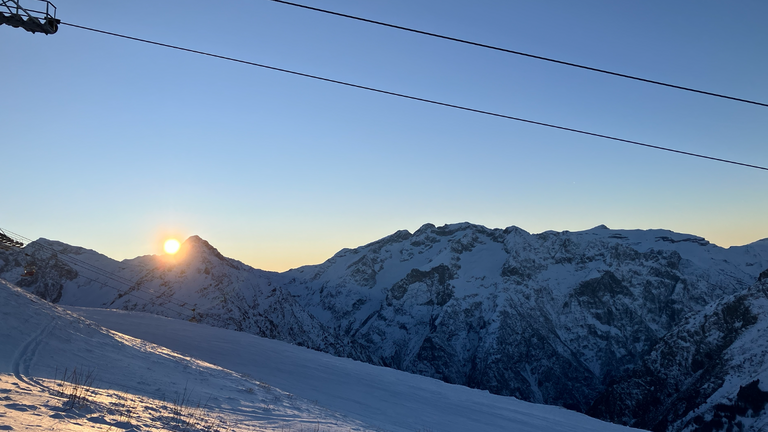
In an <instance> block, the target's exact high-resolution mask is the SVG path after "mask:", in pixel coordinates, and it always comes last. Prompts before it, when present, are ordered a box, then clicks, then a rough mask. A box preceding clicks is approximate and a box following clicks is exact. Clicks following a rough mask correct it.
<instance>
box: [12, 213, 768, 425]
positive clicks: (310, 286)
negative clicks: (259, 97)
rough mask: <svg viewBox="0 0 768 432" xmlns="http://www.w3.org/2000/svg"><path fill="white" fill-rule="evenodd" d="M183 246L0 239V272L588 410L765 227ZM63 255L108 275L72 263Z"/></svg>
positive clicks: (53, 291)
mask: <svg viewBox="0 0 768 432" xmlns="http://www.w3.org/2000/svg"><path fill="white" fill-rule="evenodd" d="M183 248H184V251H185V252H184V254H181V255H180V256H179V257H177V258H175V259H167V258H163V257H154V256H148V257H140V258H136V259H133V260H125V261H123V262H120V263H118V262H115V261H110V260H109V259H108V258H106V257H103V256H100V255H98V254H96V253H95V252H92V251H86V250H83V249H79V248H72V247H71V246H67V245H63V244H60V243H56V242H51V241H47V240H41V241H38V242H36V243H33V244H32V245H29V246H27V247H26V248H25V249H27V250H28V251H29V253H30V255H32V261H34V262H36V263H37V265H38V269H39V271H38V274H37V275H36V276H35V277H33V278H29V279H23V280H22V278H20V277H19V274H20V273H21V267H20V266H21V265H22V262H21V261H22V259H21V258H19V256H20V255H19V254H18V253H17V254H16V255H14V254H11V253H2V252H0V276H2V277H7V278H11V280H13V281H19V283H20V284H22V285H24V287H25V289H28V290H29V291H32V292H35V293H37V294H38V295H41V296H42V297H44V298H46V299H50V300H53V301H56V300H58V301H59V303H60V304H67V305H74V306H90V307H106V308H118V309H124V310H136V311H145V312H151V313H155V314H160V315H164V316H168V317H172V318H181V319H184V320H189V319H193V320H196V321H198V322H202V323H206V324H210V325H213V326H219V327H224V328H229V329H235V330H241V331H245V332H249V333H253V334H256V335H260V336H266V337H270V338H275V339H279V340H283V341H288V342H291V343H295V344H298V345H302V346H306V347H311V348H314V349H318V350H322V351H325V352H329V353H332V354H335V355H338V356H344V357H350V358H353V359H356V360H361V361H365V362H367V363H371V364H374V365H381V366H388V367H391V368H395V369H399V370H403V371H407V372H412V373H416V374H420V375H425V376H428V377H433V378H438V379H440V380H443V381H445V382H448V383H454V384H462V385H466V386H469V387H472V388H477V389H485V390H489V391H490V392H491V393H495V394H500V395H510V396H515V397H517V398H519V399H523V400H528V401H532V402H539V403H546V404H552V405H559V406H563V407H567V408H570V409H574V410H577V411H587V410H588V409H589V408H590V406H592V404H593V402H594V401H596V400H598V399H599V398H600V397H601V395H603V392H604V391H606V389H608V384H609V383H611V382H613V381H614V380H615V379H616V377H619V376H624V375H623V374H625V373H627V372H628V371H630V370H633V369H634V368H636V367H637V366H638V365H640V364H641V363H642V362H643V361H644V360H645V358H646V356H647V354H648V353H649V352H651V351H652V350H653V349H654V347H655V346H656V345H657V344H658V343H660V341H662V339H663V338H664V336H665V335H666V334H668V333H669V332H671V331H674V330H675V329H676V328H677V327H678V326H679V325H681V323H683V322H684V319H685V317H686V316H689V315H692V314H698V313H701V312H702V311H704V310H706V308H708V307H709V306H710V305H712V304H714V303H715V302H718V301H720V300H721V299H723V298H725V297H727V296H732V295H736V294H738V293H741V292H743V291H744V290H745V289H747V288H748V287H749V286H751V285H752V284H753V283H754V282H755V281H756V280H757V277H758V275H759V274H760V272H761V271H763V270H765V269H766V268H768V239H766V240H761V241H758V242H755V243H753V244H750V245H747V246H742V247H731V248H728V249H724V248H721V247H718V246H716V245H713V244H710V243H709V242H707V241H706V240H705V239H702V238H700V237H697V236H693V235H688V234H680V233H674V232H671V231H665V230H611V229H608V228H606V227H604V226H599V227H596V228H594V229H591V230H587V231H582V232H545V233H542V234H536V235H532V234H529V233H527V232H525V231H523V230H521V229H519V228H516V227H509V228H506V229H503V230H501V229H488V228H485V227H482V226H478V225H472V224H468V223H463V224H455V225H446V226H443V227H435V226H433V225H430V224H427V225H424V226H423V227H421V228H420V229H419V230H417V231H416V232H415V233H413V234H411V233H409V232H407V231H398V232H396V233H394V234H393V235H391V236H388V237H385V238H383V239H381V240H378V241H376V242H373V243H371V244H368V245H365V246H361V247H359V248H356V249H344V250H342V251H340V252H339V253H337V254H336V255H334V256H333V257H332V258H331V259H329V260H328V261H326V262H325V263H323V264H320V265H317V266H306V267H301V268H298V269H294V270H290V271H288V272H285V273H279V274H278V273H271V272H264V271H260V270H256V269H252V268H250V267H248V266H246V265H244V264H242V263H239V262H237V261H234V260H231V259H228V258H225V257H223V256H221V254H220V253H219V252H218V251H216V250H215V249H214V248H213V247H211V246H210V245H209V244H208V243H207V242H205V241H204V240H202V239H199V238H197V237H192V238H190V239H189V240H187V242H185V244H184V246H183ZM51 249H55V250H66V251H68V252H66V253H67V254H68V255H60V256H59V258H56V257H55V256H54V255H53V254H52V253H51ZM73 250H74V251H75V252H73ZM72 255H75V256H77V257H79V259H80V260H81V261H88V262H90V261H93V262H94V263H96V262H98V264H97V265H98V266H99V267H101V268H104V269H106V270H108V271H109V272H110V273H114V274H117V275H119V276H118V277H117V278H116V277H114V276H110V275H106V274H101V275H100V274H98V272H94V271H91V270H84V269H83V268H82V266H75V265H72V261H71V260H69V256H72ZM65 258H66V259H65ZM117 279H126V280H127V281H125V280H124V281H122V282H119V281H117ZM193 309H194V311H193ZM616 397H617V398H619V399H620V398H622V397H629V396H628V395H622V394H619V395H617V396H616ZM591 412H597V411H591ZM611 418H613V419H614V420H615V419H616V418H614V417H611ZM672 423H674V422H672ZM672 423H670V424H672ZM674 424H677V423H674Z"/></svg>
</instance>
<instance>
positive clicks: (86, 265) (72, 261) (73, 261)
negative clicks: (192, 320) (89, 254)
mask: <svg viewBox="0 0 768 432" xmlns="http://www.w3.org/2000/svg"><path fill="white" fill-rule="evenodd" d="M3 231H4V232H5V233H8V234H9V235H11V236H12V237H15V238H16V239H21V240H25V241H26V243H27V245H34V246H36V247H39V248H43V249H45V250H47V251H49V253H52V254H55V256H56V257H59V258H60V259H62V260H64V261H67V262H69V263H70V264H72V265H75V266H78V267H81V268H83V269H85V270H89V271H91V272H93V273H96V274H97V275H99V276H102V277H105V278H108V279H112V280H113V281H115V282H118V283H122V284H124V285H126V286H128V288H129V289H130V288H133V289H134V290H136V291H140V292H143V293H145V294H148V295H150V296H155V297H159V296H158V295H157V294H155V293H152V292H149V291H146V290H143V289H141V288H140V287H138V286H136V282H133V281H131V280H130V279H127V278H124V277H122V276H119V275H116V274H114V273H112V272H110V271H107V270H104V269H102V268H100V267H97V266H95V265H93V264H90V263H87V262H85V261H83V260H80V259H78V258H75V257H73V256H71V255H69V254H67V253H64V252H61V251H57V250H56V249H54V248H52V247H49V246H46V245H44V244H41V243H40V242H33V241H32V240H30V239H28V238H26V237H24V236H22V235H20V234H17V233H14V232H13V231H9V230H7V229H6V230H3ZM78 275H79V276H81V277H83V278H85V279H88V280H90V281H92V282H96V283H99V284H102V285H104V286H107V287H109V288H111V289H113V290H115V291H116V292H118V293H119V294H123V295H128V294H130V295H133V296H134V297H137V298H139V299H140V300H143V301H146V302H150V301H149V300H147V299H144V298H141V297H139V296H136V295H134V294H133V291H125V292H124V291H123V290H120V289H119V288H115V287H113V286H111V285H109V284H107V283H106V282H103V281H98V280H96V279H92V278H89V277H88V276H85V275H83V274H82V273H79V274H78ZM118 278H119V279H118ZM120 279H122V280H120ZM166 300H167V301H168V302H169V303H171V304H173V305H175V306H178V307H179V308H183V309H186V310H188V311H190V312H193V313H194V310H192V309H191V308H188V307H186V306H184V305H183V304H180V303H178V302H175V301H174V300H173V299H170V298H167V299H166ZM156 306H159V307H162V308H165V309H166V310H169V311H172V312H175V313H178V311H174V310H172V309H168V308H166V307H164V306H162V305H156Z"/></svg>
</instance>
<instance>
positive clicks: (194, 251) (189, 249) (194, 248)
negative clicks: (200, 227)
mask: <svg viewBox="0 0 768 432" xmlns="http://www.w3.org/2000/svg"><path fill="white" fill-rule="evenodd" d="M179 254H180V255H182V256H210V257H215V258H217V259H219V260H221V261H227V258H226V257H224V255H222V254H221V252H219V251H218V249H216V248H215V247H213V246H211V244H210V243H208V242H207V241H206V240H203V239H202V238H201V237H200V236H197V235H193V236H190V237H189V238H187V239H186V240H184V243H182V244H181V248H180V249H179Z"/></svg>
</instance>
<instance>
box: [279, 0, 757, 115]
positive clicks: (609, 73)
mask: <svg viewBox="0 0 768 432" xmlns="http://www.w3.org/2000/svg"><path fill="white" fill-rule="evenodd" d="M270 1H273V2H275V3H281V4H284V5H289V6H294V7H298V8H302V9H307V10H311V11H315V12H321V13H324V14H328V15H335V16H338V17H342V18H349V19H352V20H357V21H362V22H365V23H369V24H375V25H379V26H383V27H389V28H393V29H397V30H403V31H406V32H411V33H416V34H420V35H424V36H430V37H434V38H439V39H445V40H449V41H452V42H458V43H462V44H465V45H472V46H476V47H480V48H486V49H490V50H494V51H501V52H504V53H507V54H514V55H518V56H523V57H528V58H533V59H536V60H542V61H546V62H550V63H556V64H560V65H564V66H570V67H574V68H579V69H585V70H588V71H592V72H598V73H601V74H606V75H612V76H616V77H620V78H626V79H630V80H635V81H640V82H644V83H648V84H655V85H659V86H664V87H669V88H673V89H677V90H683V91H687V92H693V93H698V94H703V95H707V96H713V97H717V98H722V99H728V100H732V101H736V102H743V103H748V104H752V105H758V106H763V107H768V103H763V102H758V101H753V100H749V99H743V98H738V97H734V96H728V95H724V94H721V93H715V92H709V91H705V90H698V89H695V88H691V87H686V86H681V85H677V84H671V83H666V82H663V81H656V80H652V79H648V78H642V77H639V76H635V75H629V74H624V73H619V72H613V71H609V70H606V69H600V68H596V67H592V66H586V65H583V64H578V63H571V62H567V61H563V60H557V59H554V58H550V57H545V56H540V55H537V54H531V53H526V52H522V51H515V50H511V49H507V48H502V47H498V46H495V45H488V44H484V43H480V42H473V41H470V40H466V39H460V38H457V37H453V36H446V35H443V34H439V33H432V32H428V31H424V30H419V29H415V28H411V27H405V26H401V25H397V24H390V23H386V22H383V21H376V20H372V19H368V18H363V17H359V16H355V15H349V14H345V13H341V12H334V11H331V10H327V9H321V8H318V7H313V6H307V5H303V4H299V3H293V2H289V1H285V0H270Z"/></svg>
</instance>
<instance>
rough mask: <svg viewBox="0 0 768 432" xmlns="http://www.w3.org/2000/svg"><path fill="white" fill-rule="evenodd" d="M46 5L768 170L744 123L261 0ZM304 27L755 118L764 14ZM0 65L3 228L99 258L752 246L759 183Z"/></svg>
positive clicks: (242, 92)
mask: <svg viewBox="0 0 768 432" xmlns="http://www.w3.org/2000/svg"><path fill="white" fill-rule="evenodd" d="M27 1H30V0H27ZM22 4H24V0H22ZM55 4H56V6H57V7H58V17H59V18H60V19H62V20H63V21H64V22H70V23H73V24H78V25H83V26H88V27H95V28H98V29H103V30H107V31H112V32H117V33H124V34H128V35H131V36H135V37H140V38H146V39H153V40H157V41H160V42H165V43H169V44H177V45H181V46H184V47H188V48H193V49H198V50H203V51H210V52H214V53H217V54H221V55H226V56H232V57H237V58H241V59H244V60H249V61H253V62H259V63H264V64H268V65H272V66H276V67H281V68H286V69H294V70H297V71H301V72H305V73H310V74H316V75H321V76H326V77H329V78H333V79H338V80H346V81H350V82H353V83H357V84H361V85H367V86H371V87H378V88H382V89H386V90H391V91H395V92H401V93H406V94H412V95H414V96H419V97H424V98H432V99H436V100H439V101H444V102H448V103H453V104H459V105H466V106H469V107H473V108H478V109H483V110H489V111H495V112H499V113H503V114H507V115H512V116H518V117H523V118H528V119H531V120H537V121H543V122H548V123H553V124H558V125H562V126H567V127H573V128H578V129H584V130H588V131H593V132H597V133H602V134H607V135H614V136H618V137H622V138H626V139H631V140H637V141H643V142H647V143H651V144H655V145H660V146H666V147H672V148H676V149H680V150H685V151H691V152H697V153H703V154H707V155H711V156H717V157H722V158H727V159H734V160H738V161H742V162H746V163H752V164H757V165H763V166H766V165H768V146H767V145H766V144H767V143H766V139H767V137H768V108H765V107H759V106H751V105H747V104H743V103H738V102H732V101H727V100H720V99H716V98H712V97H707V96H703V95H697V94H691V93H685V92H681V91H676V90H672V89H667V88H662V87H658V86H653V85H648V84H642V83H638V82H632V81H627V80H624V79H620V78H615V77H608V76H604V75H599V74H595V73H592V72H587V71H582V70H576V69H572V68H568V67H564V66H559V65H553V64H548V63H543V62H540V61H536V60H532V59H527V58H523V57H518V56H513V55H509V54H504V53H499V52H493V51H488V50H483V49H480V48H474V47H469V46H463V45H460V44H456V43H452V42H448V41H444V40H436V39H431V38H428V37H425V36H419V35H415V34H409V33H405V32H401V31H397V30H393V29H387V28H381V27H376V26H372V25H370V24H365V23H360V22H354V21H350V20H346V19H343V18H339V17H333V16H327V15H323V14H319V13H317V12H311V11H306V10H301V9H298V8H294V7H291V6H286V5H281V4H277V3H275V2H271V1H269V0H248V1H246V0H225V1H219V2H188V1H187V2H184V1H180V0H179V1H177V0H165V1H162V2H152V1H142V0H139V1H131V2H105V1H95V0H79V1H73V0H58V1H57V2H55ZM306 4H309V5H312V6H316V7H321V8H327V9H332V10H335V11H339V12H343V13H348V14H353V15H360V16H364V17H367V18H371V19H375V20H381V21H385V22H390V23H393V24H398V25H403V26H410V27H415V28H419V29H423V30H426V31H431V32H436V33H441V34H447V35H451V36H454V37H458V38H465V39H469V40H473V41H477V42H481V43H486V44H490V45H497V46H502V47H505V48H509V49H514V50H519V51H525V52H530V53H534V54H538V55H542V56H548V57H554V58H557V59H561V60H565V61H571V62H575V63H582V64H588V65H591V66H594V67H598V68H604V69H609V70H614V71H617V72H622V73H627V74H633V75H639V76H643V77H646V78H650V79H655V80H659V81H666V82H671V83H675V84H680V85H685V86H689V87H694V88H700V89H702V90H707V91H712V92H718V93H724V94H728V95H732V96H736V97H742V98H746V99H752V100H757V101H761V102H768V80H766V78H765V77H766V76H768V55H766V51H765V47H766V46H768V27H766V26H765V22H764V19H765V17H766V16H768V3H766V2H764V1H757V0H753V1H743V2H739V3H738V4H737V5H735V4H733V3H728V4H726V3H724V2H720V1H696V2H692V1H685V2H682V1H681V2H667V1H645V2H615V1H579V2H573V1H525V2H523V1H505V2H501V1H482V0H481V1H472V2H470V1H461V2H460V1H437V0H434V1H432V0H415V1H414V0H411V1H404V0H403V1H400V0H389V1H386V2H384V1H352V0H322V1H311V2H309V1H307V2H306ZM0 58H2V68H0V70H1V71H2V72H1V74H2V75H1V76H2V78H3V82H4V83H5V84H4V86H3V95H2V97H1V98H0V119H1V120H0V125H2V130H3V135H2V136H1V137H0V149H2V154H3V157H4V159H5V161H6V164H5V167H4V169H3V171H2V174H0V175H1V176H2V180H3V184H4V185H5V187H4V188H3V192H4V193H3V194H4V198H5V205H3V206H2V210H0V227H2V228H7V229H10V230H12V231H14V232H17V233H19V234H22V235H24V236H27V237H30V238H38V237H46V238H51V239H56V240H61V241H64V242H67V243H70V244H76V245H80V246H84V247H87V248H90V249H95V250H98V251H99V252H102V253H105V254H106V255H109V256H111V257H113V258H116V259H124V258H132V257H134V256H137V255H144V254H150V253H159V252H160V250H161V246H162V240H164V239H165V238H166V237H168V236H176V237H178V238H180V239H182V240H183V239H184V238H186V237H187V236H189V235H194V234H196V235H200V236H201V237H203V238H205V239H207V240H209V241H210V242H211V243H212V244H213V245H214V246H216V247H217V248H219V250H220V251H221V252H222V253H224V254H225V255H227V256H231V257H234V258H237V259H240V260H241V261H244V262H246V263H248V264H250V265H252V266H255V267H258V268H263V269H268V270H285V269H288V268H291V267H296V266H300V265H304V264H314V263H319V262H322V261H324V260H325V259H327V258H329V257H330V256H331V255H332V254H333V253H335V252H336V251H338V250H339V249H341V248H344V247H356V246H359V245H362V244H365V243H368V242H370V241H374V240H376V239H378V238H380V237H383V236H385V235H388V234H390V233H392V232H394V231H396V230H398V229H408V230H411V231H413V230H415V229H417V228H418V227H419V226H420V225H422V224H424V223H427V222H429V223H434V224H437V225H441V224H444V223H453V222H462V221H469V222H473V223H478V224H482V225H485V226H488V227H506V226H510V225H516V226H519V227H521V228H523V229H525V230H527V231H529V232H542V231H546V230H572V231H575V230H582V229H588V228H591V227H593V226H596V225H599V224H605V225H607V226H609V227H611V228H626V229H631V228H643V229H645V228H667V229H672V230H675V231H680V232H687V233H693V234H697V235H701V236H703V237H705V238H707V239H708V240H710V241H712V242H714V243H717V244H719V245H722V246H731V245H739V244H745V243H749V242H752V241H755V240H758V239H761V238H766V237H768V223H766V222H765V221H766V215H767V214H768V196H767V193H766V192H767V191H768V173H766V172H765V171H759V170H755V169H748V168H740V167H736V166H729V165H725V164H721V163H716V162H710V161H705V160H700V159H694V158H690V157H685V156H680V155H674V154H670V153H665V152H659V151H654V150H649V149H644V148H640V147H634V146H630V145H626V144H620V143H616V142H611V141H606V140H602V139H598V138H591V137H585V136H579V135H575V134H572V133H568V132H562V131H555V130H548V129H546V128H542V127H539V126H533V125H527V124H522V123H517V122H513V121H509V120H503V119H498V118H492V117H487V116H482V115H479V114H472V113H467V112H461V111H456V110H452V109H449V108H443V107H437V106H430V105H427V104H423V103H419V102H414V101H408V100H402V99H397V98H394V97H391V96H385V95H380V94H374V93H368V92H365V91H361V90H356V89H351V88H344V87H340V86H337V85H334V84H329V83H324V82H318V81H313V80H310V79H306V78H300V77H295V76H291V75H287V74H282V73H279V72H274V71H269V70H264V69H259V68H255V67H250V66H245V65H242V64H236V63H231V62H225V61H221V60H216V59H211V58H206V57H202V56H197V55H193V54H189V53H183V52H177V51H172V50H169V49H166V48H161V47H156V46H150V45H145V44H141V43H137V42H132V41H127V40H121V39H117V38H114V37H110V36H105V35H101V34H96V33H92V32H87V31H83V30H80V29H76V28H71V27H66V26H62V28H61V29H60V31H59V32H58V33H57V34H55V35H51V36H44V35H40V34H35V35H33V34H30V33H27V32H25V31H23V30H20V29H13V28H11V27H8V26H0ZM9 162H10V163H9Z"/></svg>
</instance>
